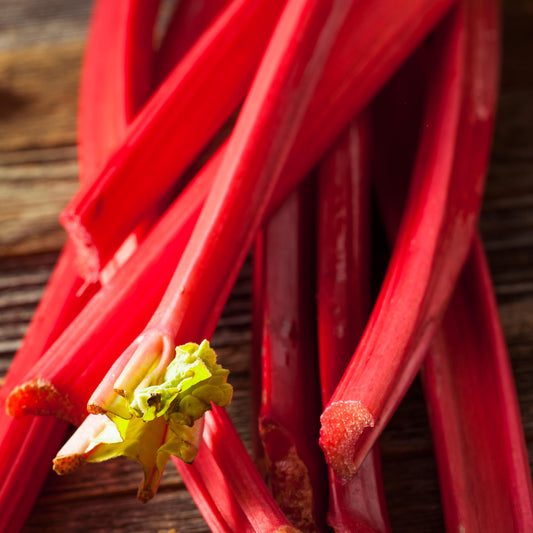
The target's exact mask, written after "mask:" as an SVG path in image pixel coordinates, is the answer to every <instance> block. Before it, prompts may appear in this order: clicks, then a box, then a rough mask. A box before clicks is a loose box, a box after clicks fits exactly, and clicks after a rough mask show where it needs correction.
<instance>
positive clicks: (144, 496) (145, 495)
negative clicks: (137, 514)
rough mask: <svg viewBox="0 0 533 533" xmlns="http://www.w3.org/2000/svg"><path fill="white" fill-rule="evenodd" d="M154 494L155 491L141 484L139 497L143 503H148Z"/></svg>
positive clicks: (138, 492)
mask: <svg viewBox="0 0 533 533" xmlns="http://www.w3.org/2000/svg"><path fill="white" fill-rule="evenodd" d="M154 496H155V494H154V491H153V490H152V489H151V488H149V487H145V486H143V485H142V486H140V487H139V490H138V491H137V499H138V500H139V501H140V502H141V503H148V502H149V501H150V500H151V499H152V498H153V497H154Z"/></svg>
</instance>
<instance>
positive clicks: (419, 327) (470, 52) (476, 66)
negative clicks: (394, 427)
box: [321, 2, 497, 479]
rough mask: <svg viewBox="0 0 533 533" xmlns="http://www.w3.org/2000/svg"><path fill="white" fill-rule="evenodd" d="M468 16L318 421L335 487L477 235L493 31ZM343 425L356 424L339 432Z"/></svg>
mask: <svg viewBox="0 0 533 533" xmlns="http://www.w3.org/2000/svg"><path fill="white" fill-rule="evenodd" d="M472 10H473V2H466V3H465V5H462V4H461V5H459V6H457V8H456V9H455V10H454V11H453V12H452V13H451V15H450V17H449V18H448V20H446V21H445V24H444V26H443V27H442V28H441V32H440V34H438V35H436V36H435V37H436V38H437V39H436V43H439V42H440V43H441V46H442V49H441V52H443V55H444V58H443V59H444V61H443V63H442V65H441V66H440V68H438V71H437V73H436V75H435V76H434V77H433V78H432V79H431V81H430V84H431V86H430V97H429V99H428V106H427V113H426V116H425V119H424V120H425V123H426V124H427V127H426V128H425V130H424V132H423V135H422V138H421V142H420V150H419V152H418V155H417V164H416V166H415V172H414V176H413V183H412V185H411V188H410V193H409V194H410V196H409V199H408V203H407V207H406V211H405V214H404V216H403V220H402V225H401V228H400V232H399V237H398V239H397V241H396V243H395V248H394V252H393V256H392V259H391V263H390V265H389V269H388V272H387V276H386V279H385V281H384V284H383V286H382V290H381V292H380V295H379V298H378V301H377V303H376V306H375V308H374V310H373V313H372V315H371V318H370V322H369V325H368V327H367V328H366V330H365V333H364V335H363V338H362V341H361V343H360V345H359V347H358V349H357V350H356V352H355V354H354V356H353V358H352V361H351V363H350V366H349V367H348V370H347V372H346V373H345V374H344V376H343V378H342V380H341V383H340V385H339V386H338V388H337V389H336V391H335V393H334V395H333V397H332V400H331V401H330V403H329V405H328V407H327V408H326V410H325V411H324V413H323V415H322V434H321V444H322V447H323V449H324V451H325V454H326V457H327V459H328V461H329V462H330V464H331V465H332V466H333V467H334V469H335V472H336V474H337V475H338V476H339V478H341V479H350V478H351V477H352V476H353V474H354V473H355V472H356V470H357V468H358V467H359V465H360V464H361V462H362V459H363V458H364V457H365V455H366V454H367V453H368V451H369V449H370V447H371V446H372V445H373V444H374V443H375V441H376V439H377V437H378V435H379V433H380V432H381V431H382V430H383V427H384V425H385V424H386V422H387V421H388V420H389V419H390V417H391V415H392V413H393V411H394V409H395V407H396V406H397V405H398V403H399V401H400V399H401V397H402V396H403V394H404V393H405V391H406V389H407V387H408V386H409V384H410V383H411V381H412V379H413V378H414V376H415V374H416V372H417V370H418V368H419V366H420V364H421V362H422V359H423V356H424V354H425V351H426V350H427V347H428V344H429V342H430V340H431V336H432V334H433V332H434V331H435V328H436V326H437V324H438V319H439V317H440V316H441V314H442V312H443V309H444V308H445V305H446V303H447V300H448V298H449V297H450V293H451V290H452V288H453V284H454V282H455V280H456V279H457V276H458V274H459V270H460V268H461V267H462V265H463V263H464V261H465V259H466V255H467V253H468V250H469V247H470V241H471V238H472V235H473V233H474V230H475V224H476V219H477V216H478V212H479V204H480V197H481V190H482V186H483V182H484V176H485V170H486V164H487V156H488V150H489V147H490V138H491V132H492V122H493V115H494V107H495V98H496V82H497V67H496V64H495V58H496V57H497V26H496V21H495V19H494V17H493V13H491V12H490V10H489V11H488V12H487V17H477V16H472ZM465 38H466V43H464V44H463V40H464V39H465ZM441 39H442V40H441ZM465 44H466V46H465ZM463 47H464V48H463ZM481 47H482V48H481ZM481 49H483V53H480V51H481ZM463 50H464V51H463ZM435 64H436V65H439V62H438V61H436V62H435ZM435 82H436V83H435ZM460 91H461V93H460ZM459 96H460V98H459ZM459 104H460V105H459ZM459 110H460V113H458V111H459ZM474 142H475V145H476V148H475V149H471V147H472V143H474ZM452 162H453V165H452ZM347 417H348V418H349V419H350V420H352V421H353V422H352V424H350V425H346V424H345V425H344V427H341V426H340V425H339V424H340V421H341V420H342V419H346V418H347Z"/></svg>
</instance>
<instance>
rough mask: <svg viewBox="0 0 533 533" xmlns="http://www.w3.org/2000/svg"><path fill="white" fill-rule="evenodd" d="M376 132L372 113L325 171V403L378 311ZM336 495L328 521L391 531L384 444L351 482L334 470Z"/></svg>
mask: <svg viewBox="0 0 533 533" xmlns="http://www.w3.org/2000/svg"><path fill="white" fill-rule="evenodd" d="M370 128H371V123H370V119H369V114H368V112H364V113H363V114H362V115H361V116H359V117H358V118H357V120H355V121H354V123H353V124H352V125H351V126H350V127H349V129H348V131H347V132H346V133H345V134H344V135H343V136H342V137H341V139H340V140H339V141H338V142H337V143H336V145H335V146H334V147H333V148H332V150H330V152H328V154H327V156H326V157H325V158H324V159H323V161H322V162H321V164H320V166H319V181H318V183H319V194H318V198H319V202H318V246H317V257H318V272H317V326H318V347H319V364H320V384H321V390H322V399H323V403H324V404H327V401H328V399H329V398H330V396H331V394H332V393H333V391H334V390H335V387H336V386H337V383H338V382H339V380H340V378H341V376H342V374H343V372H344V370H345V369H346V366H347V365H348V363H349V361H350V358H351V356H352V353H353V351H354V350H355V347H356V346H357V343H358V341H359V339H360V336H361V334H362V332H363V330H364V327H365V325H366V322H367V320H368V315H369V313H370V306H371V294H370V286H371V282H370V226H371V219H370V203H371V202H370V150H371V145H370V143H369V138H370V130H369V129H370ZM329 492H330V494H329V509H328V523H329V525H330V526H331V527H333V528H334V529H335V531H337V532H342V531H344V532H348V531H368V532H369V533H370V532H382V533H383V532H388V531H390V524H389V520H388V516H387V511H386V507H385V495H384V488H383V480H382V478H381V462H380V456H379V449H378V445H377V444H376V445H375V446H374V447H373V448H372V450H371V451H370V453H369V455H368V456H367V457H366V459H365V460H364V461H363V464H362V466H361V468H360V470H359V472H358V473H357V474H356V475H355V476H354V477H353V478H352V479H351V480H350V481H348V482H347V483H340V482H339V481H338V479H337V478H336V476H335V475H334V473H333V472H332V471H331V470H330V475H329Z"/></svg>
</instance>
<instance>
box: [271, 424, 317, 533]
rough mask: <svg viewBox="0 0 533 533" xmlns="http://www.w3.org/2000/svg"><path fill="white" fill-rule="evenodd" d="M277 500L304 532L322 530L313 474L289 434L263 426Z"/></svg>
mask: <svg viewBox="0 0 533 533" xmlns="http://www.w3.org/2000/svg"><path fill="white" fill-rule="evenodd" d="M261 434H262V439H263V444H264V446H265V452H266V455H267V457H268V462H269V473H270V485H271V487H272V492H273V495H274V498H275V500H276V502H277V503H278V505H279V506H280V508H281V510H282V511H283V512H284V514H285V515H286V516H287V518H288V519H289V521H290V522H291V523H292V524H294V525H296V526H297V527H298V528H299V529H300V530H302V531H318V528H317V526H316V524H315V520H314V518H313V513H312V509H313V490H312V487H311V480H310V478H309V471H308V469H307V466H306V465H305V463H304V462H303V461H302V459H301V458H300V456H299V455H298V451H297V450H296V446H295V445H294V444H293V443H292V440H291V439H290V437H289V436H288V435H287V432H286V431H284V430H283V429H281V428H279V427H278V426H277V425H273V424H262V425H261Z"/></svg>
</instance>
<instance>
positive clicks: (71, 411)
mask: <svg viewBox="0 0 533 533" xmlns="http://www.w3.org/2000/svg"><path fill="white" fill-rule="evenodd" d="M6 410H7V412H8V414H9V415H11V416H12V417H14V418H22V417H23V416H25V415H38V416H48V415H51V416H55V417H56V418H60V419H61V420H66V421H67V422H71V423H73V424H75V425H79V424H80V423H81V422H82V419H80V416H79V410H78V409H76V407H75V406H74V405H73V404H72V402H71V401H70V400H69V398H68V396H67V395H65V394H61V393H60V392H59V391H58V390H57V389H56V388H55V387H54V386H53V385H52V384H51V383H50V382H49V381H46V380H44V379H41V378H37V379H34V380H32V381H29V382H27V383H24V384H22V385H20V386H19V387H16V388H15V389H14V390H13V391H12V392H11V394H10V395H9V396H8V397H7V400H6Z"/></svg>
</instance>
